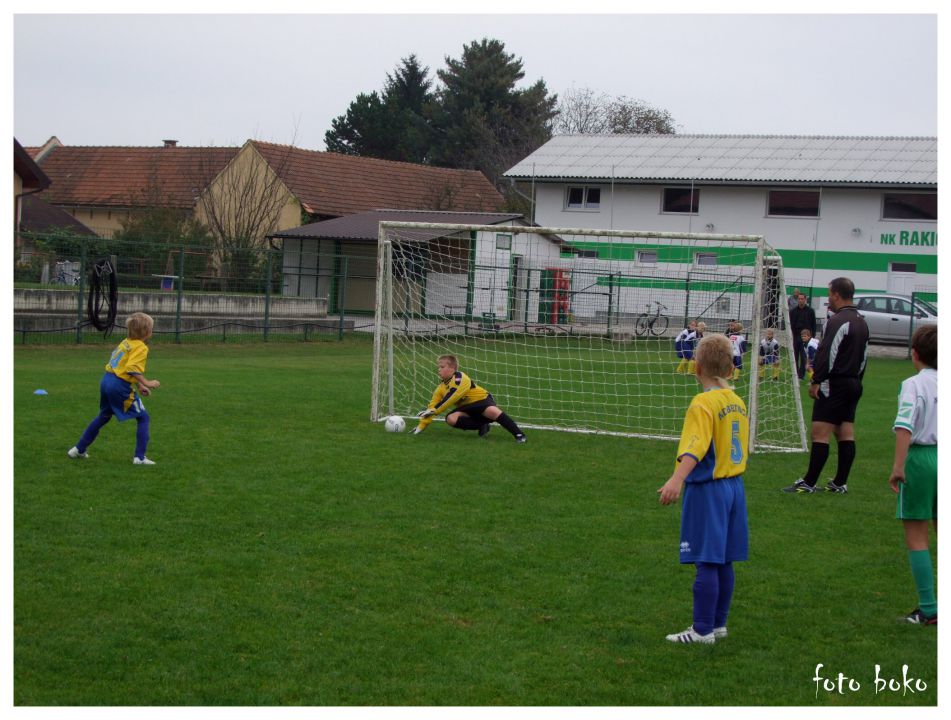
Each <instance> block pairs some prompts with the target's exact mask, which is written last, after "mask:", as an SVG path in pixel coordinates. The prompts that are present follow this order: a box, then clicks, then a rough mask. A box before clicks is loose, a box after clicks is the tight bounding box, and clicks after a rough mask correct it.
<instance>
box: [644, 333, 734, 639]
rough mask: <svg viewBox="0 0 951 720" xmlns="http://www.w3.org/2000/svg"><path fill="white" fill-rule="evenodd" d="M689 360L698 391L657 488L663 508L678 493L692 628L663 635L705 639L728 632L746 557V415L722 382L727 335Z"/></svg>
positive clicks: (709, 340)
mask: <svg viewBox="0 0 951 720" xmlns="http://www.w3.org/2000/svg"><path fill="white" fill-rule="evenodd" d="M694 360H695V362H696V376H697V381H698V382H699V383H700V385H701V387H702V388H703V392H702V393H699V394H698V395H696V396H695V397H694V399H693V401H692V402H691V403H690V407H689V408H687V415H686V417H685V418H684V426H683V430H682V432H681V435H680V445H679V446H678V448H677V466H676V469H675V470H674V473H673V475H671V476H670V479H669V480H667V482H666V483H664V485H663V486H662V487H661V488H660V489H659V490H658V491H657V492H658V493H659V494H660V503H661V505H670V504H671V503H675V502H677V500H678V498H679V497H680V495H681V491H683V510H682V513H681V520H680V562H681V563H683V564H688V563H692V564H694V565H695V566H696V572H697V574H696V580H695V581H694V584H693V625H691V626H690V627H688V628H687V629H686V630H684V631H683V632H679V633H674V634H672V635H668V636H667V639H668V640H669V641H670V642H677V643H704V644H711V643H713V642H715V641H716V640H717V639H722V638H725V637H726V635H727V629H726V620H727V616H728V615H729V612H730V602H731V600H732V599H733V581H734V576H733V563H734V562H735V561H739V560H746V559H747V557H748V555H749V530H748V527H747V519H746V493H745V491H744V489H743V477H742V474H743V471H744V470H746V458H747V445H748V442H749V420H748V419H747V416H746V405H745V404H744V403H743V400H742V399H741V398H740V397H739V395H737V394H736V393H735V392H733V388H732V387H731V386H730V385H729V383H728V382H727V380H726V378H729V377H730V376H731V375H732V374H733V348H732V347H731V343H730V339H729V338H728V337H726V336H725V335H711V336H709V337H705V338H704V339H703V340H701V341H700V344H699V345H697V349H696V352H695V353H694Z"/></svg>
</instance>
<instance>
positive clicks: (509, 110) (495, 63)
mask: <svg viewBox="0 0 951 720" xmlns="http://www.w3.org/2000/svg"><path fill="white" fill-rule="evenodd" d="M446 65H447V68H446V70H439V71H437V75H438V77H439V79H440V80H441V81H442V83H443V87H442V88H440V90H439V91H438V92H437V97H436V100H437V102H436V103H435V105H434V113H433V125H434V127H435V131H436V135H437V143H436V146H435V147H434V148H433V163H434V164H437V165H443V166H447V167H458V168H467V169H475V170H481V171H482V172H483V173H485V175H486V176H487V177H488V178H489V179H490V180H491V181H492V182H494V183H498V182H499V180H500V178H501V176H502V173H504V172H505V171H506V170H507V169H508V168H509V167H511V166H512V165H514V164H515V163H517V162H518V161H519V160H521V159H522V158H524V157H525V156H526V155H528V154H529V153H531V152H532V151H534V150H535V149H537V148H538V147H539V146H541V145H542V144H544V143H545V142H546V141H547V140H549V139H550V138H551V127H552V120H553V118H554V116H555V106H556V104H557V96H554V95H551V96H550V95H549V94H548V90H547V88H546V86H545V81H544V80H538V81H537V82H536V83H535V84H533V85H531V86H530V87H528V88H526V89H517V88H516V84H517V83H518V82H519V81H520V80H522V79H523V78H524V77H525V73H524V72H523V70H522V61H521V59H516V58H515V56H514V55H511V54H508V53H506V52H505V46H504V44H503V43H502V42H500V41H499V40H489V39H482V40H481V41H478V42H472V43H470V44H468V45H464V46H463V52H462V58H461V59H459V60H454V59H452V58H446Z"/></svg>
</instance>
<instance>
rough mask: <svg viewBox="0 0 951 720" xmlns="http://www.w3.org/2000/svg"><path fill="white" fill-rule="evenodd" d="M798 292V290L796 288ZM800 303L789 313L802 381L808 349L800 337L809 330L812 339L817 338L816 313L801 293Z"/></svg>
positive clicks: (797, 368)
mask: <svg viewBox="0 0 951 720" xmlns="http://www.w3.org/2000/svg"><path fill="white" fill-rule="evenodd" d="M796 289H797V290H798V288H796ZM798 300H799V302H798V303H797V305H796V307H794V308H793V309H792V310H790V311H789V326H790V327H791V328H792V333H793V347H794V348H795V353H796V374H797V375H798V376H799V379H800V380H802V379H803V378H804V377H805V376H806V365H807V361H806V348H805V346H804V345H803V344H802V341H801V340H800V337H801V336H802V331H803V330H808V331H809V335H810V336H811V337H815V336H816V311H815V310H813V309H812V308H811V307H810V306H809V305H807V304H806V296H805V294H803V293H799V298H798Z"/></svg>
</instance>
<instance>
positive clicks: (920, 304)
mask: <svg viewBox="0 0 951 720" xmlns="http://www.w3.org/2000/svg"><path fill="white" fill-rule="evenodd" d="M915 307H916V308H919V309H921V310H924V311H926V312H927V313H928V314H930V315H934V316H937V315H938V308H936V307H935V306H934V305H932V304H931V303H930V302H928V301H927V300H922V299H921V298H915Z"/></svg>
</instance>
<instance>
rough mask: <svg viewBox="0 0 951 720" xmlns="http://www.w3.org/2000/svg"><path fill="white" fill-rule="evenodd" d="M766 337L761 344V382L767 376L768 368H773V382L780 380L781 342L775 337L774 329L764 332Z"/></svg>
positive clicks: (771, 375)
mask: <svg viewBox="0 0 951 720" xmlns="http://www.w3.org/2000/svg"><path fill="white" fill-rule="evenodd" d="M764 334H765V335H766V337H764V338H763V339H762V340H760V343H759V377H760V380H762V379H763V376H764V375H765V374H766V368H767V367H769V368H771V374H770V377H771V378H772V379H773V380H777V379H779V341H778V340H776V338H775V337H774V335H775V331H774V330H773V328H766V330H764Z"/></svg>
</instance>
